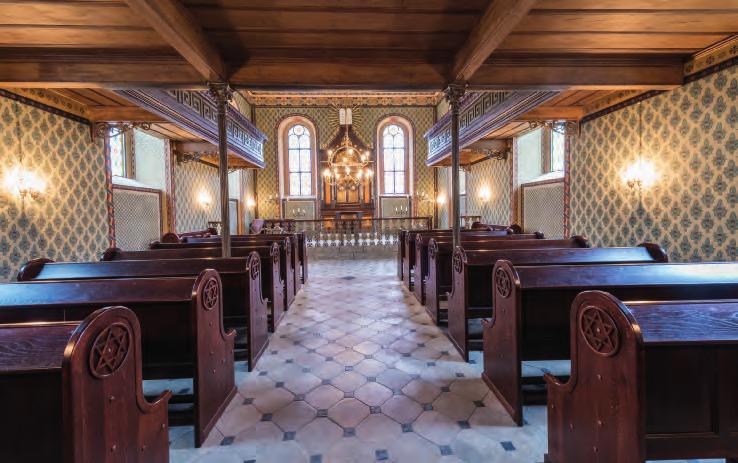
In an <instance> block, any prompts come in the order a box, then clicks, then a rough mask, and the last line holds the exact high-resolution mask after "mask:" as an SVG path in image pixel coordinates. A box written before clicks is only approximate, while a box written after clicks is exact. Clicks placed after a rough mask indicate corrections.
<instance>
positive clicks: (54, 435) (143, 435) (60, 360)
mask: <svg viewBox="0 0 738 463" xmlns="http://www.w3.org/2000/svg"><path fill="white" fill-rule="evenodd" d="M170 397H171V392H169V391H166V392H164V393H163V394H161V395H160V396H159V397H157V398H156V400H154V401H153V402H151V403H149V402H147V401H146V400H145V399H144V396H143V389H142V384H141V346H140V329H139V324H138V320H136V316H135V315H134V314H133V312H131V311H130V310H128V309H126V308H125V307H108V308H104V309H99V310H95V311H93V312H92V313H91V314H90V315H89V316H88V317H87V318H85V319H84V320H83V321H82V322H79V321H77V322H71V321H70V322H50V323H49V322H43V323H27V324H6V325H0V404H1V406H2V414H3V418H2V419H1V420H0V461H4V462H8V463H10V462H41V461H44V462H62V461H65V462H80V463H95V462H106V461H126V462H167V461H169V434H168V431H169V430H168V421H167V403H168V402H169V398H170Z"/></svg>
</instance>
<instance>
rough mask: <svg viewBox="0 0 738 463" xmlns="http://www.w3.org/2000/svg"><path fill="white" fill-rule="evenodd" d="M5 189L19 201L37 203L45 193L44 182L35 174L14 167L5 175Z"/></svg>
mask: <svg viewBox="0 0 738 463" xmlns="http://www.w3.org/2000/svg"><path fill="white" fill-rule="evenodd" d="M5 188H6V189H7V190H8V192H9V193H10V194H11V195H13V196H17V197H18V198H20V199H21V200H25V199H26V198H31V199H33V200H34V201H38V200H40V199H41V197H42V196H43V194H44V192H45V191H46V182H45V181H44V180H43V179H42V178H41V177H39V176H38V175H36V174H35V173H33V172H30V171H27V170H25V169H23V168H22V167H20V166H16V167H14V168H13V169H11V170H9V171H8V172H7V173H6V174H5Z"/></svg>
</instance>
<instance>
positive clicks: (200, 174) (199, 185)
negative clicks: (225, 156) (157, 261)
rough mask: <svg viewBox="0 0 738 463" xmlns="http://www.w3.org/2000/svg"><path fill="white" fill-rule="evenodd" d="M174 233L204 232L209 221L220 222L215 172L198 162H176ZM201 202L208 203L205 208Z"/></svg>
mask: <svg viewBox="0 0 738 463" xmlns="http://www.w3.org/2000/svg"><path fill="white" fill-rule="evenodd" d="M174 191H175V194H176V198H177V201H176V204H175V208H176V215H177V232H178V233H184V232H189V231H195V230H204V229H205V228H206V227H207V225H208V222H209V221H218V220H220V183H219V181H218V170H217V169H215V168H213V167H210V166H207V165H205V164H203V163H200V162H187V163H182V164H179V163H175V165H174ZM201 199H205V200H207V201H208V202H209V204H208V205H207V206H205V205H203V204H202V203H201Z"/></svg>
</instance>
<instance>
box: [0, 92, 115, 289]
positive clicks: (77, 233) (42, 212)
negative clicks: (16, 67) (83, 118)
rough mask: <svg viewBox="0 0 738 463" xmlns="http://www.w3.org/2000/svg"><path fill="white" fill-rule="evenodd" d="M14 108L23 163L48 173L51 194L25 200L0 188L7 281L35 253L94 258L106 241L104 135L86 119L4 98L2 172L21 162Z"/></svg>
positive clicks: (0, 256)
mask: <svg viewBox="0 0 738 463" xmlns="http://www.w3.org/2000/svg"><path fill="white" fill-rule="evenodd" d="M16 104H17V106H16ZM16 108H17V111H18V116H19V118H20V123H21V130H20V132H21V138H22V143H23V152H24V167H25V168H26V169H28V170H30V171H32V172H35V173H36V174H38V175H39V176H41V177H43V179H45V181H46V194H45V196H44V197H43V198H42V199H41V200H40V201H38V202H36V201H33V200H26V201H25V202H23V203H22V202H21V201H20V200H19V199H17V198H16V197H12V196H10V195H9V194H8V193H7V191H6V190H5V189H4V188H3V190H2V191H0V280H2V281H7V280H10V279H13V278H15V275H16V273H17V271H18V269H19V267H20V266H21V265H23V264H24V263H25V262H27V261H28V260H30V259H33V258H36V257H49V258H51V259H54V260H59V261H62V260H65V261H80V260H90V259H93V260H94V259H96V257H97V255H98V254H99V253H100V252H102V251H103V250H104V249H105V248H106V247H107V246H108V237H107V235H108V223H107V220H108V214H107V210H106V199H105V196H106V193H105V155H104V149H103V142H102V141H101V140H97V141H94V142H93V141H92V140H91V138H90V127H89V126H88V125H86V124H81V123H79V122H75V121H72V120H70V119H67V118H65V117H62V116H57V115H55V114H51V113H49V112H46V111H43V110H41V109H37V108H34V107H31V106H27V105H24V104H21V103H15V102H14V101H12V100H10V99H7V98H2V97H0V152H2V155H1V156H0V177H2V178H4V177H5V175H6V173H7V172H8V171H9V170H11V169H13V168H14V167H15V166H16V165H17V164H18V162H19V159H18V154H17V153H18V141H17V140H18V139H17V135H16V121H17V119H18V118H17V117H16Z"/></svg>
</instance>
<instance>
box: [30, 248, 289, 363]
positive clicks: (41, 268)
mask: <svg viewBox="0 0 738 463" xmlns="http://www.w3.org/2000/svg"><path fill="white" fill-rule="evenodd" d="M277 246H278V245H276V244H275V245H274V247H275V251H276V253H277V256H278V253H279V250H278V249H276V248H277ZM277 258H278V257H277ZM266 260H267V265H266V267H264V266H262V264H261V259H259V257H258V256H256V255H255V253H254V254H252V255H249V256H248V257H246V258H240V257H231V258H222V257H221V258H218V257H213V258H202V259H156V260H135V261H134V260H130V261H113V262H62V263H53V261H51V260H49V259H36V260H32V261H30V262H28V263H27V264H26V265H24V266H23V267H22V268H21V270H20V272H18V281H66V280H99V279H120V278H161V277H188V276H189V277H196V276H197V275H199V274H200V272H202V271H203V270H205V269H208V268H211V269H213V270H216V271H217V272H218V274H219V275H220V279H221V282H222V284H223V324H224V326H225V329H226V330H230V329H235V330H236V333H237V337H236V351H235V352H234V354H235V359H236V360H247V361H248V370H249V371H251V370H253V369H254V368H255V366H256V364H257V363H258V361H259V358H260V357H261V354H263V353H264V350H266V347H267V343H268V336H269V333H268V328H269V326H268V325H269V322H273V320H269V321H268V316H267V313H268V309H267V302H266V301H265V300H264V299H263V297H262V285H261V279H262V278H265V279H268V280H272V279H274V278H277V280H279V268H278V264H279V262H278V260H277V264H276V265H274V264H273V263H270V262H268V261H269V260H270V259H269V258H267V259H266ZM264 269H267V270H271V271H272V272H273V274H271V275H270V274H268V273H267V272H265V271H264ZM269 285H271V282H269ZM269 287H271V288H273V286H269ZM277 297H278V299H276V300H277V301H278V303H277V304H276V306H278V307H279V312H278V313H277V316H278V317H281V313H282V310H281V307H282V303H283V300H282V299H283V297H282V293H281V292H280V293H278V295H277ZM278 321H279V320H277V322H278ZM244 339H245V341H244Z"/></svg>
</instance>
